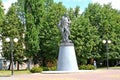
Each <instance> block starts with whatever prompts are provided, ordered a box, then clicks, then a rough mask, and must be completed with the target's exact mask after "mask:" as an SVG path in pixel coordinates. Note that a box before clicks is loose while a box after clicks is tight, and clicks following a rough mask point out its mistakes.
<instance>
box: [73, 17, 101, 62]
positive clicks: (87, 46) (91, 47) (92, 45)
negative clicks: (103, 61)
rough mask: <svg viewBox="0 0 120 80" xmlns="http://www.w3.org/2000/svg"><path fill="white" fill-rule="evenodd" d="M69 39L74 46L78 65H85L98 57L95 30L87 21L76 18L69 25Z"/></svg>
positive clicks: (83, 18) (82, 18)
mask: <svg viewBox="0 0 120 80" xmlns="http://www.w3.org/2000/svg"><path fill="white" fill-rule="evenodd" d="M71 33H72V35H71V38H72V41H73V42H74V44H75V50H76V54H77V59H78V63H79V64H87V60H88V59H91V58H97V57H99V54H98V52H97V51H96V50H97V47H96V46H97V44H98V43H99V42H98V39H99V37H98V34H97V28H96V27H94V26H92V25H91V24H90V22H89V19H87V18H85V17H84V16H80V17H78V18H77V19H76V20H75V21H74V22H72V25H71Z"/></svg>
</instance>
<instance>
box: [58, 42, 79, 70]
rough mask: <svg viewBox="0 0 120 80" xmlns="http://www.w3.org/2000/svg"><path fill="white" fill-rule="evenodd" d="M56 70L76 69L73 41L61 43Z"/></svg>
mask: <svg viewBox="0 0 120 80" xmlns="http://www.w3.org/2000/svg"><path fill="white" fill-rule="evenodd" d="M57 71H78V65H77V60H76V55H75V50H74V44H73V43H61V45H60V49H59V56H58V64H57Z"/></svg>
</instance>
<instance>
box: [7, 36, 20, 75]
mask: <svg viewBox="0 0 120 80" xmlns="http://www.w3.org/2000/svg"><path fill="white" fill-rule="evenodd" d="M6 42H10V50H11V65H12V66H11V68H12V71H11V74H12V75H13V65H14V64H13V42H18V38H14V39H12V38H9V37H7V38H6Z"/></svg>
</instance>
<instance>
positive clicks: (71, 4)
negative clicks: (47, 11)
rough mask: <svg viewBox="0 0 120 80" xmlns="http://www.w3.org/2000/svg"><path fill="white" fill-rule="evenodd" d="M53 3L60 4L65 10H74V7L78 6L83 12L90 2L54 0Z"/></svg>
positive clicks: (83, 0)
mask: <svg viewBox="0 0 120 80" xmlns="http://www.w3.org/2000/svg"><path fill="white" fill-rule="evenodd" d="M54 1H55V2H62V3H63V5H65V6H66V7H67V8H70V7H72V8H75V7H76V6H79V7H80V9H81V11H84V9H85V8H86V7H87V6H88V4H89V3H91V2H92V1H91V0H54Z"/></svg>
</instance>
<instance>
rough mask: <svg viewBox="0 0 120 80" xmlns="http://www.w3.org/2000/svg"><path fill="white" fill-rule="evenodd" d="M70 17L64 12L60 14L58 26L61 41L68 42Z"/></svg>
mask: <svg viewBox="0 0 120 80" xmlns="http://www.w3.org/2000/svg"><path fill="white" fill-rule="evenodd" d="M70 23H71V21H70V19H69V17H67V15H66V14H65V15H64V16H62V18H61V20H60V21H59V24H58V28H59V30H60V31H61V34H62V42H65V43H69V42H71V40H69V35H70Z"/></svg>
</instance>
